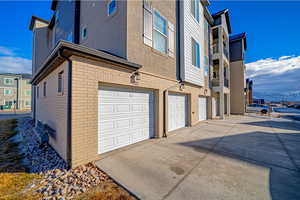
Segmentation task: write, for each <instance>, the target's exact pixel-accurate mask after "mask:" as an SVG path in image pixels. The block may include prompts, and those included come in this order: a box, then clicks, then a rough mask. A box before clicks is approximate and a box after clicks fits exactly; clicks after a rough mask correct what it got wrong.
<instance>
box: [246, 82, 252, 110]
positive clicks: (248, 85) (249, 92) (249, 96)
mask: <svg viewBox="0 0 300 200" xmlns="http://www.w3.org/2000/svg"><path fill="white" fill-rule="evenodd" d="M252 89H253V81H252V80H250V79H248V78H247V79H246V88H245V99H246V102H245V103H246V106H247V105H249V104H252V103H253V90H252Z"/></svg>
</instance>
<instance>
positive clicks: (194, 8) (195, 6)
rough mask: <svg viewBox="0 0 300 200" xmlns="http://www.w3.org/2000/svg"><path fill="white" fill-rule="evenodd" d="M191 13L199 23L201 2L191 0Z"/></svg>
mask: <svg viewBox="0 0 300 200" xmlns="http://www.w3.org/2000/svg"><path fill="white" fill-rule="evenodd" d="M191 12H192V15H193V16H194V18H195V19H196V20H197V22H199V21H200V0H191Z"/></svg>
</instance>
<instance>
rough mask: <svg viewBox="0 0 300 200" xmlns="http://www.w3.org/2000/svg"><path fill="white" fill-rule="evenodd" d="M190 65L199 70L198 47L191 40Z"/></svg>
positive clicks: (196, 43)
mask: <svg viewBox="0 0 300 200" xmlns="http://www.w3.org/2000/svg"><path fill="white" fill-rule="evenodd" d="M192 64H193V66H195V67H198V68H200V45H199V43H198V42H196V40H195V39H194V38H192Z"/></svg>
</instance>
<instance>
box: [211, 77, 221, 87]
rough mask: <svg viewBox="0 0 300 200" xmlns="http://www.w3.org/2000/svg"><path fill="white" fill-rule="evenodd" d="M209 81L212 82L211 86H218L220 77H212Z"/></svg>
mask: <svg viewBox="0 0 300 200" xmlns="http://www.w3.org/2000/svg"><path fill="white" fill-rule="evenodd" d="M211 83H212V86H213V87H219V86H220V79H218V78H213V79H212V80H211Z"/></svg>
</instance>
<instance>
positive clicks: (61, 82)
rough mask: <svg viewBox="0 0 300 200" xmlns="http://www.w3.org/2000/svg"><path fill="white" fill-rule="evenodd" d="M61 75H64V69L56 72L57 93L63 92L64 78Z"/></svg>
mask: <svg viewBox="0 0 300 200" xmlns="http://www.w3.org/2000/svg"><path fill="white" fill-rule="evenodd" d="M63 75H64V71H61V72H59V73H58V76H57V81H58V83H57V92H58V93H61V94H62V93H63V91H64V79H63Z"/></svg>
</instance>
